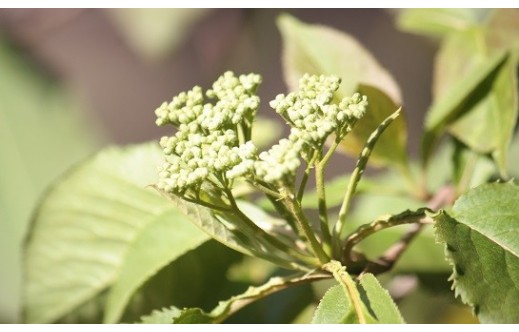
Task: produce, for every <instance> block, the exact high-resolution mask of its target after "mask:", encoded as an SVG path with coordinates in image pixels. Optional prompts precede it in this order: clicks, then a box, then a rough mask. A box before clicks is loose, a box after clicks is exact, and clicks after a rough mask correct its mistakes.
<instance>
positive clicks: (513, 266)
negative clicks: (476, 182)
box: [435, 183, 519, 323]
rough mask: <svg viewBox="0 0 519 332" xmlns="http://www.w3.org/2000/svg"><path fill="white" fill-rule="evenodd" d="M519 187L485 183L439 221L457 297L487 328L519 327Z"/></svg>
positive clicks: (439, 236) (440, 215)
mask: <svg viewBox="0 0 519 332" xmlns="http://www.w3.org/2000/svg"><path fill="white" fill-rule="evenodd" d="M518 201H519V187H518V186H516V185H514V184H512V183H506V184H499V183H493V184H485V185H482V186H480V187H478V188H476V189H473V190H471V191H469V192H467V193H466V194H465V195H463V196H461V197H460V198H459V199H458V200H457V201H456V203H455V204H454V207H453V209H452V211H451V212H449V213H448V214H447V213H446V212H442V213H440V214H438V215H437V216H436V217H435V219H436V227H435V228H436V234H437V236H438V240H439V241H441V242H442V243H444V244H445V248H446V254H447V257H448V259H449V261H450V262H451V264H452V265H453V267H454V273H453V275H452V280H453V282H454V290H455V292H456V295H458V296H460V297H461V299H462V300H463V302H465V303H467V304H469V305H470V306H471V307H472V308H473V309H474V312H475V314H476V315H477V316H478V318H479V319H480V321H481V322H482V323H519V315H518V314H517V307H518V306H519V240H518V239H519V237H518V236H517V235H518V234H519V205H518V204H517V202H518Z"/></svg>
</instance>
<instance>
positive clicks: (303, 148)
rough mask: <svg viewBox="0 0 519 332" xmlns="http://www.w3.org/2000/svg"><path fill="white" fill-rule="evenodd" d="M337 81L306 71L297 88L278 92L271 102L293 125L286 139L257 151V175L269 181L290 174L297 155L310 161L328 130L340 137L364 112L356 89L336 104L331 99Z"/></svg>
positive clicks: (295, 164)
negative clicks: (285, 92) (286, 93)
mask: <svg viewBox="0 0 519 332" xmlns="http://www.w3.org/2000/svg"><path fill="white" fill-rule="evenodd" d="M340 83H341V80H340V78H338V77H337V76H324V75H321V76H316V75H309V74H305V75H304V76H303V77H302V78H301V79H300V80H299V91H298V92H292V93H289V94H288V95H286V96H285V95H283V94H280V95H278V96H277V97H276V99H274V100H273V101H271V102H270V106H271V107H272V108H274V109H275V110H276V112H277V113H279V114H280V115H281V116H283V118H284V119H285V120H286V121H287V123H288V124H289V125H290V126H291V127H292V128H291V130H290V135H289V137H288V139H282V140H281V141H280V142H279V144H277V145H274V146H273V147H272V148H271V149H270V150H269V151H267V152H263V153H262V154H260V159H261V160H260V161H259V162H258V163H257V164H256V173H257V175H258V176H259V177H260V178H262V179H263V180H264V181H266V182H272V181H277V180H281V179H283V178H287V177H289V178H290V177H293V176H294V175H295V171H296V170H297V168H298V167H299V165H300V164H301V162H300V159H299V158H300V157H302V158H303V159H305V160H306V161H310V159H311V158H312V156H313V152H314V151H316V150H319V149H321V148H322V146H323V144H324V142H325V141H326V138H327V137H328V136H329V135H330V134H331V133H333V132H334V133H335V134H336V135H337V136H338V138H339V139H342V137H344V135H346V134H347V133H348V132H349V131H350V130H351V129H352V127H353V125H354V124H355V122H356V121H357V120H358V119H360V118H361V117H362V116H364V113H365V112H366V107H367V98H366V96H362V97H361V95H360V94H358V93H355V94H354V95H353V96H352V97H346V98H344V99H343V100H342V101H341V102H340V103H339V104H335V103H333V101H334V97H335V95H334V93H335V91H337V89H338V88H339V85H340Z"/></svg>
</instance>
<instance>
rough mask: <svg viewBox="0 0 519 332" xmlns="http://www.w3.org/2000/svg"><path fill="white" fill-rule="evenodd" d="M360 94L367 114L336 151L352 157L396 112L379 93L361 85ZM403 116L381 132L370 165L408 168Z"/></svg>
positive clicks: (390, 101) (402, 114)
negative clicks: (365, 99) (363, 97)
mask: <svg viewBox="0 0 519 332" xmlns="http://www.w3.org/2000/svg"><path fill="white" fill-rule="evenodd" d="M358 91H359V93H361V94H363V95H366V96H367V97H368V108H367V111H366V115H365V116H364V117H363V118H362V119H361V120H360V121H359V123H358V124H357V125H355V127H354V128H353V130H352V132H351V133H350V134H348V136H346V138H345V139H344V140H343V141H342V142H341V145H340V146H339V150H338V151H346V152H347V153H348V154H350V155H352V156H356V157H357V155H358V153H359V152H360V151H362V149H363V147H364V144H365V143H366V141H367V140H368V138H369V136H370V135H371V133H373V132H374V131H375V130H376V129H377V128H378V126H379V125H380V124H381V123H382V121H384V120H385V119H386V118H387V117H388V116H389V115H390V114H392V113H393V112H394V111H396V110H397V109H398V106H397V105H396V104H395V102H394V101H392V100H391V98H389V97H388V96H387V95H386V94H385V93H384V92H382V91H381V90H379V89H377V88H375V87H372V86H369V85H364V84H361V85H359V88H358ZM404 116H405V113H401V114H400V116H399V117H398V118H397V119H396V120H394V121H393V122H392V123H391V125H390V126H389V127H387V129H386V130H385V131H384V133H383V136H382V138H381V139H379V140H378V141H377V144H376V145H375V148H374V149H373V152H372V153H371V157H370V162H369V164H370V165H385V164H387V163H389V164H393V165H395V166H398V167H402V168H405V167H406V165H407V148H406V144H407V126H406V122H405V119H404Z"/></svg>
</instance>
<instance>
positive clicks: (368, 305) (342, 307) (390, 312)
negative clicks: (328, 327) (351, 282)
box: [312, 274, 404, 324]
mask: <svg viewBox="0 0 519 332" xmlns="http://www.w3.org/2000/svg"><path fill="white" fill-rule="evenodd" d="M356 287H357V291H358V295H359V298H360V300H361V301H362V303H361V306H362V311H363V315H364V317H365V319H366V322H367V323H370V324H403V323H404V320H403V318H402V316H401V314H400V312H399V311H398V308H397V306H396V305H395V303H394V302H393V299H392V298H391V296H390V295H389V293H388V292H387V290H385V289H384V288H383V287H382V286H380V284H379V283H378V281H377V279H376V278H375V277H374V276H373V275H372V274H364V275H362V276H361V278H360V280H359V281H358V282H356ZM358 323H359V319H358V316H357V313H356V312H355V310H354V307H353V304H352V301H351V299H350V298H349V295H348V294H347V292H345V289H344V287H342V286H341V285H335V286H333V287H331V288H330V289H329V290H328V291H327V292H326V294H325V295H324V297H323V298H322V299H321V301H320V303H319V306H318V307H317V309H316V310H315V313H314V317H313V318H312V324H358Z"/></svg>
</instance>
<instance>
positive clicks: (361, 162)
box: [333, 108, 401, 257]
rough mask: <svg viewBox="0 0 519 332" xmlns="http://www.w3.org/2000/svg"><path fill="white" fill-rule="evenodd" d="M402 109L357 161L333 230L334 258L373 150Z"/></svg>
mask: <svg viewBox="0 0 519 332" xmlns="http://www.w3.org/2000/svg"><path fill="white" fill-rule="evenodd" d="M400 111H401V109H400V108H399V109H398V110H397V111H396V112H394V113H393V114H391V115H390V116H388V117H387V118H386V119H385V120H384V121H382V123H381V124H380V125H379V126H378V127H377V129H375V131H374V132H373V133H371V135H370V136H369V138H368V140H367V141H366V144H365V145H364V148H363V149H362V151H361V152H360V155H359V158H358V160H357V165H356V167H355V169H354V170H353V173H352V175H351V177H350V181H349V183H348V188H347V189H346V194H345V195H344V200H343V202H342V205H341V209H340V211H339V218H338V220H337V222H336V223H335V227H334V229H333V241H334V243H333V252H334V254H335V255H334V256H336V257H340V254H341V252H340V251H341V248H340V236H341V233H342V231H343V229H344V226H345V224H346V216H347V214H348V210H349V208H350V204H351V200H352V198H353V194H354V193H355V189H356V188H357V184H358V183H359V181H360V179H361V178H362V174H363V173H364V169H365V168H366V164H367V163H368V160H369V157H370V155H371V152H372V151H373V148H374V147H375V144H376V142H377V141H378V139H379V137H380V136H381V135H382V133H383V132H384V130H385V129H386V128H387V127H388V126H389V125H390V124H391V122H393V120H395V119H396V118H397V117H398V116H399V115H400Z"/></svg>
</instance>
